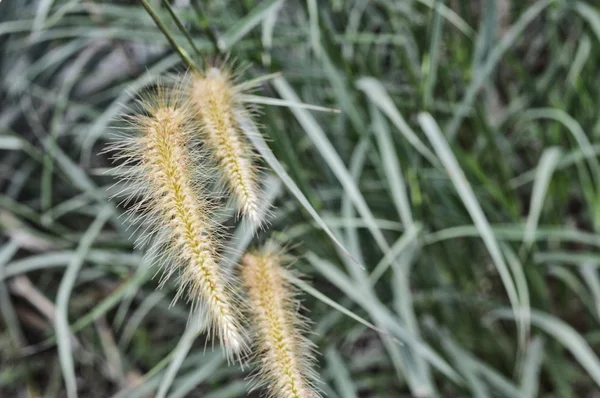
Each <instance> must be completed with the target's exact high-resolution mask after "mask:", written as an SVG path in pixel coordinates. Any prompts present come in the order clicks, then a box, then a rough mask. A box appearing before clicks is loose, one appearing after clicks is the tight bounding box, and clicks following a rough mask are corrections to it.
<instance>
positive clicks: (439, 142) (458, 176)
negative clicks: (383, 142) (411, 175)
mask: <svg viewBox="0 0 600 398" xmlns="http://www.w3.org/2000/svg"><path fill="white" fill-rule="evenodd" d="M419 123H420V124H421V127H422V128H423V131H424V132H425V134H426V135H427V137H428V138H429V141H430V142H431V144H432V145H433V147H434V148H435V151H436V153H437V154H438V156H439V157H440V160H441V161H442V164H443V165H444V167H445V168H446V171H447V172H448V175H449V177H450V179H451V180H452V183H453V184H454V187H455V188H456V191H457V192H458V195H459V196H460V198H461V200H462V201H463V204H464V205H465V207H466V208H467V211H468V212H469V215H470V216H471V218H472V219H473V222H474V223H475V226H476V227H477V229H478V231H479V233H480V234H481V239H482V240H483V242H484V244H485V246H486V248H487V250H488V252H489V253H490V256H491V257H492V260H493V262H494V265H495V266H496V269H497V270H498V273H499V274H500V278H501V279H502V283H503V284H504V288H505V289H506V292H507V293H508V298H509V300H510V303H511V307H512V308H513V311H514V313H515V315H516V314H517V313H518V310H519V298H518V295H517V291H516V288H515V284H514V282H513V280H512V278H511V275H510V271H509V269H508V267H507V265H506V263H505V261H504V257H503V256H502V252H501V251H500V247H499V246H498V242H497V241H496V238H495V237H494V233H493V232H492V228H491V227H490V223H489V222H488V220H487V218H486V216H485V214H484V213H483V210H482V209H481V205H480V204H479V202H478V201H477V197H476V196H475V193H474V192H473V188H471V185H469V182H468V181H467V178H466V177H465V174H464V172H463V170H462V169H461V168H460V165H459V164H458V161H457V160H456V157H455V156H454V154H453V153H452V150H451V149H450V146H449V145H448V142H447V141H446V140H445V139H444V136H443V134H442V132H441V131H440V129H439V127H438V125H437V123H436V122H435V120H434V119H433V117H431V115H430V114H428V113H421V114H420V115H419ZM518 325H519V328H523V327H524V325H522V324H521V323H520V322H519V324H518Z"/></svg>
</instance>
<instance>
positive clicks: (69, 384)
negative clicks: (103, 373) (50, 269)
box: [54, 207, 112, 398]
mask: <svg viewBox="0 0 600 398" xmlns="http://www.w3.org/2000/svg"><path fill="white" fill-rule="evenodd" d="M111 214H112V208H111V207H104V208H103V209H102V210H101V211H100V213H99V214H98V216H97V217H96V219H95V220H94V222H93V223H92V224H91V225H90V227H89V228H88V230H87V231H86V233H85V234H84V235H83V237H82V238H81V240H80V241H79V245H78V247H77V250H76V252H75V255H74V256H73V258H72V259H71V262H70V263H69V265H68V266H67V269H66V271H65V273H64V275H63V278H62V280H61V282H60V285H59V287H58V292H57V295H56V319H54V327H55V329H56V337H57V344H58V357H59V361H60V366H61V369H62V375H63V378H64V380H65V386H66V392H67V397H69V398H75V397H77V381H76V376H75V366H74V363H73V347H71V332H70V331H69V321H68V313H69V299H70V297H71V291H72V290H73V287H74V286H75V281H76V279H77V275H78V274H79V270H80V269H81V266H82V265H83V262H84V259H85V255H86V253H87V252H88V251H89V250H90V248H91V247H92V244H93V243H94V240H95V239H96V238H97V236H98V234H99V233H100V231H101V230H102V227H103V226H104V224H105V223H106V221H107V220H108V218H109V217H110V215H111Z"/></svg>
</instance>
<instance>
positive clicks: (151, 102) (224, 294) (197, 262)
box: [112, 86, 246, 358]
mask: <svg viewBox="0 0 600 398" xmlns="http://www.w3.org/2000/svg"><path fill="white" fill-rule="evenodd" d="M179 92H180V90H173V91H171V90H168V89H166V88H164V87H162V86H159V88H158V90H157V92H156V93H155V94H154V95H148V96H146V97H144V98H143V99H142V100H141V101H140V103H141V105H142V107H143V112H142V113H140V114H137V115H134V116H133V117H130V119H129V120H130V122H131V124H132V126H131V127H132V129H133V130H135V131H136V132H137V135H129V136H124V137H121V139H120V141H119V142H116V143H115V144H114V145H113V147H112V150H114V151H116V155H115V156H114V159H117V160H119V161H121V163H122V164H121V166H120V167H121V170H122V173H121V179H122V182H123V183H124V184H125V185H128V186H129V188H130V189H128V191H130V192H131V193H130V194H129V196H128V197H127V198H126V199H125V201H124V202H125V203H129V202H132V201H135V200H137V204H136V205H135V206H133V207H132V208H131V209H130V210H129V211H130V212H131V213H132V214H138V215H139V218H140V219H141V220H142V222H143V224H145V225H143V228H144V230H145V231H147V232H146V235H142V237H141V238H140V241H142V242H144V241H149V240H150V237H155V238H157V239H158V241H157V240H154V241H153V243H154V245H159V246H158V247H159V248H158V249H155V250H152V251H151V253H152V254H153V255H156V256H157V257H158V260H159V261H160V262H162V263H163V264H164V265H166V267H165V276H166V277H168V276H170V275H172V274H174V273H177V274H178V276H179V282H180V289H179V292H178V293H177V296H176V298H177V297H179V296H180V295H181V294H183V293H184V292H187V294H188V297H189V299H190V300H191V301H192V302H193V303H197V304H201V305H202V306H203V307H205V309H206V313H207V316H208V322H207V324H208V325H209V328H210V330H211V333H212V334H216V335H217V336H218V338H219V339H220V340H221V343H222V345H223V346H224V348H225V350H226V353H227V355H228V358H231V357H232V356H234V355H237V356H238V357H239V356H240V355H242V354H243V352H244V351H245V350H246V340H245V337H244V334H243V330H242V328H241V327H240V311H239V310H238V306H237V303H236V295H235V292H234V290H233V287H232V281H231V276H230V275H229V274H228V273H226V272H224V271H223V270H222V269H221V267H220V266H219V264H218V245H219V242H218V240H217V239H216V237H215V222H214V220H213V217H212V214H213V210H214V209H213V208H212V207H213V206H212V204H211V201H210V200H208V199H207V197H206V195H205V193H204V192H203V186H202V184H201V183H200V182H199V181H198V179H197V177H196V176H197V175H198V172H197V171H198V169H199V168H200V169H201V168H202V165H201V164H200V163H198V160H200V159H201V158H202V156H201V154H200V153H199V152H198V150H197V146H196V145H195V144H194V140H195V139H196V131H195V124H194V123H190V120H193V115H194V114H193V112H191V110H190V109H189V107H188V106H187V105H186V104H187V102H185V101H182V99H181V97H180V96H179V94H178V93H179ZM134 197H135V198H134Z"/></svg>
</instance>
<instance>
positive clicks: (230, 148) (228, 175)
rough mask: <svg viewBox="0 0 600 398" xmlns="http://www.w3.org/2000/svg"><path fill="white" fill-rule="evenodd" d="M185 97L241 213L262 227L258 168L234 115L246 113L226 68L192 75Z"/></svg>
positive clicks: (237, 90)
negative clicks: (187, 97) (188, 100)
mask: <svg viewBox="0 0 600 398" xmlns="http://www.w3.org/2000/svg"><path fill="white" fill-rule="evenodd" d="M188 94H189V98H190V102H191V106H192V107H194V109H195V110H196V112H197V119H198V122H199V124H200V126H201V129H200V132H201V136H202V139H203V140H204V142H205V144H206V146H207V148H209V150H210V152H211V154H212V156H213V158H214V160H215V161H216V162H217V163H218V165H219V170H220V173H221V174H222V175H223V179H224V182H225V185H226V187H227V189H228V190H229V191H230V192H231V193H232V194H233V196H234V198H235V201H236V203H237V206H238V209H239V211H240V213H241V214H243V215H244V216H245V217H247V218H248V219H249V220H251V221H252V222H254V223H256V224H262V223H263V222H264V220H262V219H261V216H260V213H259V204H260V201H261V193H260V184H259V181H258V169H257V166H256V164H255V159H254V157H255V156H254V153H253V151H252V149H251V147H250V145H249V143H248V142H247V141H246V137H245V136H244V134H243V132H242V131H241V128H240V126H239V124H238V122H237V119H238V118H239V117H237V116H236V115H237V114H240V113H247V110H246V109H245V107H244V105H243V104H242V102H241V101H240V100H239V98H240V95H241V94H242V93H241V92H240V90H239V88H237V87H236V86H235V85H234V79H233V77H232V73H231V72H230V71H229V70H228V68H226V67H220V68H217V67H209V68H208V69H207V70H206V71H204V72H195V73H192V76H191V78H190V79H189V89H188Z"/></svg>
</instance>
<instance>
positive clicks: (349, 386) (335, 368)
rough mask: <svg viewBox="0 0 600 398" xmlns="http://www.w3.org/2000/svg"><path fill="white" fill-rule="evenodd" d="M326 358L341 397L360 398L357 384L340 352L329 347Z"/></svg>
mask: <svg viewBox="0 0 600 398" xmlns="http://www.w3.org/2000/svg"><path fill="white" fill-rule="evenodd" d="M325 359H326V361H327V368H328V370H329V373H330V374H331V376H332V377H333V382H334V384H335V387H336V390H337V393H338V395H339V396H340V398H358V395H357V394H356V386H355V385H354V382H353V381H352V378H351V376H350V372H349V371H348V368H347V367H346V365H345V364H344V360H343V359H342V357H341V355H340V353H339V352H338V351H337V350H336V349H335V348H334V347H329V348H328V349H327V350H326V351H325Z"/></svg>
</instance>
